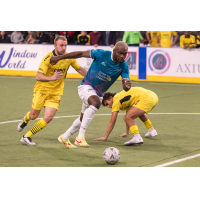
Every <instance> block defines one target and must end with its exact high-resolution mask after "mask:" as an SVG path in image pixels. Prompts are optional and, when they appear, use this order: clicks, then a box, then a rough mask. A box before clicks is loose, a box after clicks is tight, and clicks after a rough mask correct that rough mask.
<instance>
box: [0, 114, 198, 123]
mask: <svg viewBox="0 0 200 200" xmlns="http://www.w3.org/2000/svg"><path fill="white" fill-rule="evenodd" d="M106 115H107V116H109V115H111V114H96V115H95V116H106ZM118 115H125V113H119V114H118ZM149 115H200V113H149ZM79 116H80V115H69V116H58V117H54V119H59V118H68V117H79ZM40 119H42V118H37V119H36V120H40ZM20 121H22V120H13V121H5V122H0V124H8V123H13V122H20Z"/></svg>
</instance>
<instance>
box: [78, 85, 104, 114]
mask: <svg viewBox="0 0 200 200" xmlns="http://www.w3.org/2000/svg"><path fill="white" fill-rule="evenodd" d="M78 95H79V97H80V98H81V100H82V102H83V105H82V110H81V112H82V113H84V112H85V110H86V109H87V108H88V107H89V103H88V99H89V97H91V96H93V95H95V96H98V95H97V93H96V91H95V90H94V89H93V87H91V86H90V85H79V86H78ZM98 97H99V96H98ZM99 100H100V102H101V103H102V100H103V97H99Z"/></svg>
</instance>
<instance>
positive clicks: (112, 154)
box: [103, 147, 120, 165]
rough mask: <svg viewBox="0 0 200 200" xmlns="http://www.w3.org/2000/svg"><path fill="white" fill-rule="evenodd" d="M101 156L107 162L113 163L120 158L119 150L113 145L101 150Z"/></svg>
mask: <svg viewBox="0 0 200 200" xmlns="http://www.w3.org/2000/svg"><path fill="white" fill-rule="evenodd" d="M103 158H104V160H105V161H106V162H107V163H108V164H110V165H114V164H115V163H117V162H118V161H119V159H120V153H119V150H118V149H116V148H115V147H109V148H107V149H106V150H105V151H104V152H103Z"/></svg>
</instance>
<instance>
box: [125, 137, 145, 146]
mask: <svg viewBox="0 0 200 200" xmlns="http://www.w3.org/2000/svg"><path fill="white" fill-rule="evenodd" d="M143 143H144V141H143V139H142V137H139V138H136V137H133V138H132V139H131V140H129V141H128V142H125V143H124V146H132V145H134V144H143Z"/></svg>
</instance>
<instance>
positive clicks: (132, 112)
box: [124, 107, 145, 146]
mask: <svg viewBox="0 0 200 200" xmlns="http://www.w3.org/2000/svg"><path fill="white" fill-rule="evenodd" d="M144 114H145V111H143V110H141V109H139V108H136V107H131V108H130V109H129V110H128V112H127V113H126V115H125V116H124V121H125V122H126V124H127V126H128V127H129V128H130V131H131V133H132V134H133V138H132V139H131V140H130V141H128V142H125V143H124V145H125V146H130V145H133V144H142V143H143V139H142V137H141V136H140V134H139V129H138V126H137V124H136V123H135V121H134V120H135V119H136V118H137V117H140V116H142V115H144Z"/></svg>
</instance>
